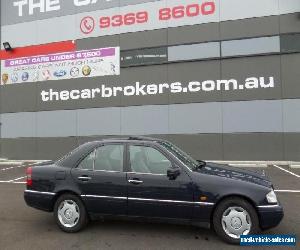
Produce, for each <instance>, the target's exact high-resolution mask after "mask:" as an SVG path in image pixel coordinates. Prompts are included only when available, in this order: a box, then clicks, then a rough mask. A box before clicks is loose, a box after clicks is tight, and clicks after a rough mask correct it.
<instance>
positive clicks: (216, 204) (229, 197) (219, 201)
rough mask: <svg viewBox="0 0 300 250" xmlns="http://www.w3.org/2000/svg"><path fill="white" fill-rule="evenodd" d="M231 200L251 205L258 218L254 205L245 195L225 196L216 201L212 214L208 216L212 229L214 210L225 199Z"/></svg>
mask: <svg viewBox="0 0 300 250" xmlns="http://www.w3.org/2000/svg"><path fill="white" fill-rule="evenodd" d="M231 198H239V199H243V200H246V201H247V202H249V204H251V206H252V207H253V209H254V210H255V212H256V214H257V216H258V210H257V207H256V204H255V202H254V201H253V200H252V199H251V198H249V197H248V196H246V195H242V194H227V195H224V196H222V197H220V198H219V199H218V201H217V202H216V203H215V205H214V207H213V209H212V212H211V215H210V224H211V226H212V228H213V217H214V213H215V210H216V208H217V207H218V205H219V204H220V203H221V202H223V201H224V200H227V199H231Z"/></svg>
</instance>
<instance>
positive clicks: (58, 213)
mask: <svg viewBox="0 0 300 250" xmlns="http://www.w3.org/2000/svg"><path fill="white" fill-rule="evenodd" d="M54 217H55V220H56V223H57V225H58V226H59V227H60V229H62V230H63V231H65V232H67V233H75V232H78V231H80V230H81V229H82V228H83V227H84V226H85V225H86V224H87V221H88V218H87V214H86V210H85V207H84V205H83V203H82V201H81V200H80V199H79V198H78V197H77V196H76V195H72V194H63V195H61V196H60V197H59V198H58V199H57V201H56V203H55V205H54Z"/></svg>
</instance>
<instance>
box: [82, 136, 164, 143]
mask: <svg viewBox="0 0 300 250" xmlns="http://www.w3.org/2000/svg"><path fill="white" fill-rule="evenodd" d="M130 141H140V142H159V141H163V139H159V138H152V137H147V136H129V137H123V138H106V139H102V140H98V141H91V142H87V143H97V142H98V143H103V142H130Z"/></svg>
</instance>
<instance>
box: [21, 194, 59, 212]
mask: <svg viewBox="0 0 300 250" xmlns="http://www.w3.org/2000/svg"><path fill="white" fill-rule="evenodd" d="M54 196H55V193H49V192H39V191H34V190H25V191H24V200H25V202H26V204H27V205H28V206H30V207H33V208H36V209H39V210H43V211H47V212H51V211H52V210H53V201H54Z"/></svg>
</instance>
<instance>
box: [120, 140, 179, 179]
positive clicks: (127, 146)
mask: <svg viewBox="0 0 300 250" xmlns="http://www.w3.org/2000/svg"><path fill="white" fill-rule="evenodd" d="M130 146H140V147H148V148H153V149H155V150H157V151H158V152H159V153H161V154H162V155H163V156H164V157H166V158H167V160H169V162H170V163H171V168H174V162H173V160H172V159H171V158H170V157H169V155H168V154H167V153H166V152H165V151H164V150H162V149H161V148H160V147H158V146H157V145H155V144H148V143H142V142H140V143H139V142H129V143H127V144H126V158H127V160H126V162H127V168H126V170H127V173H128V174H141V175H158V176H167V173H165V174H154V173H142V172H135V171H133V170H132V168H131V162H130Z"/></svg>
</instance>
